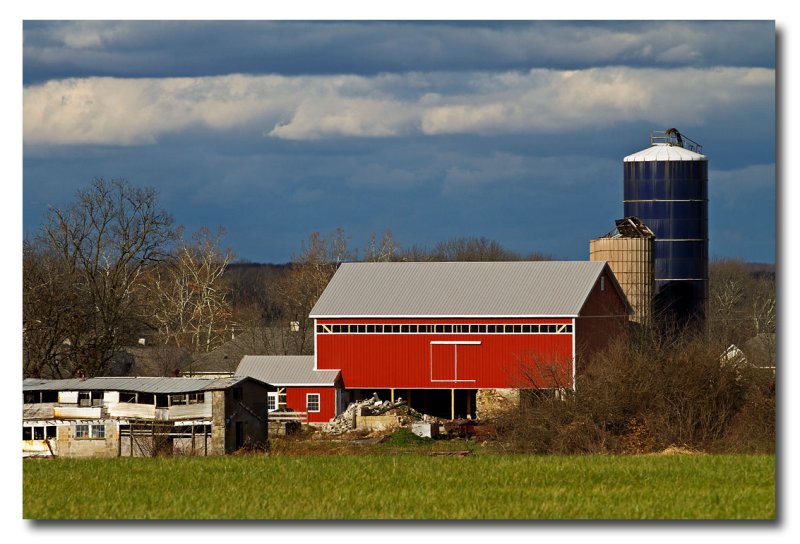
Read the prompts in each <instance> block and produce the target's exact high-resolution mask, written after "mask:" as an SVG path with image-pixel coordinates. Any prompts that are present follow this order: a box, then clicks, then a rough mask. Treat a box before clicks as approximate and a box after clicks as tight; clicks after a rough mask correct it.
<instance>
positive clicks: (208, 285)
mask: <svg viewBox="0 0 800 544" xmlns="http://www.w3.org/2000/svg"><path fill="white" fill-rule="evenodd" d="M223 236H224V230H223V229H222V228H221V227H220V228H219V229H218V231H217V233H216V234H215V235H212V234H211V232H210V231H209V230H208V229H207V228H205V227H203V228H201V229H199V230H198V231H197V232H195V233H194V235H193V236H192V242H190V243H182V244H181V245H180V246H179V247H178V248H177V249H176V250H175V252H174V253H173V254H172V255H171V256H170V259H169V260H168V261H165V262H164V263H162V264H161V266H159V267H157V268H154V269H153V270H152V271H151V274H150V278H149V281H148V283H147V284H148V290H149V292H150V298H149V300H150V308H151V310H150V316H151V319H152V321H153V324H154V327H155V328H156V330H157V337H158V339H159V341H160V342H161V343H163V344H170V345H175V346H179V347H183V348H186V349H189V350H191V351H194V352H208V351H211V350H213V349H214V348H215V347H217V346H219V345H220V344H222V343H223V342H224V341H225V340H226V334H227V333H229V332H230V329H231V325H232V310H231V307H230V300H229V299H230V297H229V289H228V286H227V284H226V281H225V279H224V273H225V268H226V267H227V265H228V263H230V261H231V259H232V253H231V252H230V251H229V250H228V251H223V250H221V249H220V247H219V244H220V240H221V238H222V237H223Z"/></svg>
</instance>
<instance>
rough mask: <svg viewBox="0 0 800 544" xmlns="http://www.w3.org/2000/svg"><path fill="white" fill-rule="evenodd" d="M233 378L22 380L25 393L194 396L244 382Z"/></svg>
mask: <svg viewBox="0 0 800 544" xmlns="http://www.w3.org/2000/svg"><path fill="white" fill-rule="evenodd" d="M244 379H245V377H232V378H157V377H149V376H148V377H135V378H128V377H98V378H87V379H85V380H81V379H78V378H70V379H65V380H41V379H38V378H26V379H24V380H22V390H23V391H130V392H138V393H172V394H178V393H194V392H198V391H214V390H219V389H227V388H229V387H232V386H234V385H236V384H237V383H239V382H241V381H242V380H244Z"/></svg>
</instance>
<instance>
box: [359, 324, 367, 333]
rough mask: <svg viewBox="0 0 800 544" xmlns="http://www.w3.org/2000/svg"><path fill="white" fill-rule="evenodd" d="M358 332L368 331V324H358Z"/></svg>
mask: <svg viewBox="0 0 800 544" xmlns="http://www.w3.org/2000/svg"><path fill="white" fill-rule="evenodd" d="M358 332H367V326H366V325H359V326H358Z"/></svg>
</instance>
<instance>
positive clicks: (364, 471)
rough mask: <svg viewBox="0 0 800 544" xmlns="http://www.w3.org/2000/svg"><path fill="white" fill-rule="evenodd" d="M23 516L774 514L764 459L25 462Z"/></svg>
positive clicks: (768, 462)
mask: <svg viewBox="0 0 800 544" xmlns="http://www.w3.org/2000/svg"><path fill="white" fill-rule="evenodd" d="M23 515H24V517H25V518H28V519H109V518H110V519H464V518H466V519H774V518H775V457H774V456H712V455H675V456H625V457H622V456H563V457H561V456H548V457H537V456H519V455H472V456H468V457H447V456H445V457H429V456H425V455H413V454H407V455H387V454H377V455H339V456H336V455H323V456H300V457H291V456H269V457H267V456H264V457H246V456H226V457H208V458H202V457H192V458H160V459H139V458H134V459H130V458H119V459H86V460H78V459H50V460H26V461H24V462H23Z"/></svg>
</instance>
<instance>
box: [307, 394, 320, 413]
mask: <svg viewBox="0 0 800 544" xmlns="http://www.w3.org/2000/svg"><path fill="white" fill-rule="evenodd" d="M313 397H316V400H312V399H313ZM314 403H316V405H317V409H316V410H314V409H312V406H313V404H314ZM321 404H322V403H321V402H320V394H319V393H306V412H319V411H320V410H321Z"/></svg>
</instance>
